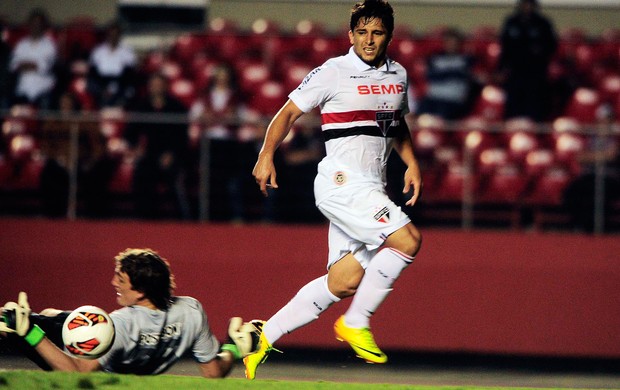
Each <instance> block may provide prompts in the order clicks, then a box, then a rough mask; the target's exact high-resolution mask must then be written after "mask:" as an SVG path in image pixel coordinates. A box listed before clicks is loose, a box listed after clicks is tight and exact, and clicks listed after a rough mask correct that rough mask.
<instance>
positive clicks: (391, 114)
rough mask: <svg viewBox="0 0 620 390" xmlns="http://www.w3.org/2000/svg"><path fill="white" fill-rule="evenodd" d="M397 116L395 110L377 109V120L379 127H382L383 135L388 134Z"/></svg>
mask: <svg viewBox="0 0 620 390" xmlns="http://www.w3.org/2000/svg"><path fill="white" fill-rule="evenodd" d="M395 118H396V112H395V111H377V112H376V113H375V121H376V122H377V126H379V129H381V133H382V134H383V136H387V133H388V130H389V129H390V126H392V123H393V122H394V119H395Z"/></svg>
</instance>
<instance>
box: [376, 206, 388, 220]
mask: <svg viewBox="0 0 620 390" xmlns="http://www.w3.org/2000/svg"><path fill="white" fill-rule="evenodd" d="M373 218H374V219H375V220H376V221H377V222H381V223H388V222H390V209H388V208H387V206H385V207H383V208H382V209H380V210H379V211H377V212H376V213H375V215H374V216H373Z"/></svg>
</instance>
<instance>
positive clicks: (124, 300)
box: [0, 249, 258, 378]
mask: <svg viewBox="0 0 620 390" xmlns="http://www.w3.org/2000/svg"><path fill="white" fill-rule="evenodd" d="M115 260H116V267H115V270H114V277H113V278H112V286H114V289H115V290H116V295H117V298H116V300H117V302H118V304H119V305H121V306H123V308H121V309H119V310H116V311H114V312H112V313H110V317H111V318H112V322H113V323H114V327H115V330H116V335H115V339H114V343H113V345H112V347H111V349H110V350H109V351H108V352H107V353H106V354H105V355H103V356H102V357H100V358H98V359H95V360H85V359H79V358H76V357H73V356H70V355H68V354H65V353H64V352H63V351H61V349H60V348H62V337H61V330H62V324H63V323H64V320H65V319H66V317H67V316H68V315H69V313H70V312H61V311H58V310H54V309H46V312H47V313H48V314H50V313H52V312H53V315H51V316H46V315H41V314H30V306H29V304H28V300H27V297H26V294H25V293H23V292H22V293H20V295H19V299H18V302H17V303H16V302H9V303H7V304H6V305H5V306H4V308H3V310H2V317H0V332H7V333H9V335H8V336H9V337H10V336H12V337H13V338H15V337H18V336H21V337H23V340H24V341H25V342H26V343H27V344H29V346H27V349H26V353H28V351H30V352H32V348H34V350H35V351H36V353H37V354H38V356H36V354H34V356H29V357H31V358H32V360H34V361H35V362H36V363H37V364H39V365H40V366H41V367H43V368H45V369H53V370H58V371H81V372H90V371H98V370H103V371H107V372H115V373H126V374H137V375H147V374H160V373H162V372H164V371H166V370H167V369H168V368H170V367H171V366H172V365H173V364H174V363H176V362H177V361H178V360H179V359H180V358H181V357H183V355H184V354H185V353H186V352H191V353H192V355H193V357H194V359H195V360H196V361H197V362H198V365H199V367H200V372H201V374H202V375H203V376H204V377H207V378H222V377H225V376H226V375H228V373H229V372H230V371H231V369H232V366H233V363H234V360H235V359H240V358H242V357H243V356H244V355H247V354H249V353H250V352H252V351H253V350H254V349H255V348H256V343H257V342H258V338H256V341H255V342H252V340H253V338H252V337H251V336H252V335H251V334H249V330H248V324H249V323H245V324H243V323H242V320H241V319H240V318H239V317H234V318H233V319H231V321H230V326H229V329H228V333H229V337H230V340H229V341H228V342H227V343H226V344H224V345H222V346H221V347H220V343H219V342H218V340H217V339H216V338H215V336H214V335H213V333H212V332H211V329H210V328H209V323H208V321H207V316H206V314H205V312H204V310H203V308H202V305H201V304H200V302H198V301H197V300H196V299H194V298H192V297H187V296H183V297H182V296H173V295H172V292H173V290H174V287H175V284H174V276H173V274H172V273H171V272H170V267H169V264H168V262H167V261H166V259H164V258H162V257H161V256H160V255H159V254H158V253H157V252H155V251H152V250H150V249H127V250H125V251H123V252H121V253H119V254H118V255H117V256H116V257H115ZM249 325H250V328H251V327H252V326H251V324H249ZM46 331H48V332H50V334H49V338H48V337H47V336H46ZM11 333H13V334H11ZM52 340H53V341H52ZM12 341H17V342H19V341H22V340H12ZM30 347H32V348H30ZM31 355H32V354H31ZM37 357H39V359H37ZM40 358H43V361H40Z"/></svg>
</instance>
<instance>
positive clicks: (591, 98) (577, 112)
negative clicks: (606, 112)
mask: <svg viewBox="0 0 620 390" xmlns="http://www.w3.org/2000/svg"><path fill="white" fill-rule="evenodd" d="M600 103H601V100H600V96H599V93H598V92H597V91H596V90H594V89H589V88H577V89H576V90H575V92H574V93H573V95H572V96H571V98H570V101H569V102H568V104H567V105H566V108H565V109H564V113H563V115H564V116H567V117H570V118H573V119H576V120H577V121H579V122H580V123H594V122H596V119H597V118H596V112H597V109H598V108H599V106H600Z"/></svg>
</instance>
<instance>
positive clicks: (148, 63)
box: [142, 50, 167, 74]
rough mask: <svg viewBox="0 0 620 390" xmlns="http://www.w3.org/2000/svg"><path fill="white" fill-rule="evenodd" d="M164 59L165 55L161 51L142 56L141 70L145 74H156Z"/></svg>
mask: <svg viewBox="0 0 620 390" xmlns="http://www.w3.org/2000/svg"><path fill="white" fill-rule="evenodd" d="M166 58H167V55H166V53H164V52H163V51H161V50H153V51H151V52H149V53H147V54H146V55H145V56H144V60H143V62H142V68H143V69H144V71H145V72H146V73H147V74H150V73H154V72H158V71H159V70H160V69H161V67H162V65H163V64H164V61H165V60H166Z"/></svg>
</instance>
